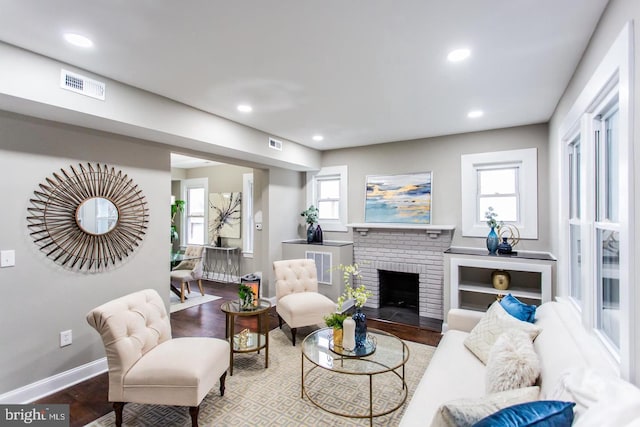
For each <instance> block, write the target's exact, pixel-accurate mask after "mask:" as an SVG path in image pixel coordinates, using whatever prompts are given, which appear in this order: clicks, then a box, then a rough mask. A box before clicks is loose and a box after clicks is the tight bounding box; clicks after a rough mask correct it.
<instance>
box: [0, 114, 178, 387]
mask: <svg viewBox="0 0 640 427" xmlns="http://www.w3.org/2000/svg"><path fill="white" fill-rule="evenodd" d="M86 162H94V163H95V162H100V163H102V164H107V165H109V166H113V167H115V168H116V169H117V170H122V171H123V172H124V173H126V174H127V175H128V176H129V177H130V178H132V179H133V180H134V181H135V183H136V184H137V185H138V186H139V188H140V189H142V191H143V193H144V195H145V196H146V199H147V202H148V207H149V215H150V216H149V224H148V225H149V228H148V232H147V234H146V237H145V239H144V240H143V241H142V243H141V245H140V246H139V247H138V249H137V250H136V251H135V252H134V253H133V254H132V255H131V256H129V257H128V258H127V259H126V261H125V262H123V263H122V264H120V265H118V266H117V267H115V268H110V269H109V270H107V271H105V272H101V273H77V272H71V271H68V270H66V269H65V268H62V267H60V266H58V265H57V264H55V263H54V262H53V261H52V260H50V259H48V258H46V257H45V256H44V254H43V253H42V252H41V251H40V250H39V249H38V248H37V247H36V245H35V244H34V243H33V241H32V239H31V237H30V236H29V233H28V230H27V222H26V217H27V207H28V206H29V199H30V198H31V197H32V196H33V192H34V190H36V189H37V188H38V185H39V184H40V183H42V182H44V180H45V179H46V178H48V177H51V176H52V173H54V172H59V171H60V169H61V168H64V169H65V170H69V166H70V165H74V166H75V165H77V164H78V163H86ZM0 171H1V172H0V174H1V177H2V179H0V200H2V201H3V203H2V209H0V249H2V250H7V249H14V250H15V251H16V266H15V267H10V268H2V269H0V283H1V284H2V290H3V292H4V293H3V297H2V298H0V313H1V316H2V328H0V342H2V346H3V350H2V352H0V366H2V369H1V370H0V394H2V393H4V392H7V391H10V390H14V389H16V388H18V387H21V386H24V385H27V384H30V383H32V382H35V381H38V380H41V379H43V378H47V377H50V376H53V375H55V374H58V373H60V372H64V371H67V370H69V369H72V368H75V367H77V366H80V365H83V364H86V363H88V362H91V361H94V360H96V359H99V358H101V357H104V348H103V346H102V343H101V340H100V337H99V335H98V334H97V333H96V332H95V331H94V330H93V329H91V328H90V327H89V325H88V324H87V322H86V320H85V315H86V314H87V312H88V311H89V310H90V309H92V308H94V307H96V306H97V305H99V304H102V303H104V302H106V301H109V300H111V299H113V298H116V297H119V296H121V295H124V294H126V293H129V292H132V291H136V290H140V289H145V288H153V289H157V290H158V291H159V292H160V293H161V295H162V296H163V297H164V298H165V299H166V301H167V303H168V299H169V292H168V280H169V263H168V251H169V238H168V230H169V220H170V215H169V203H168V202H167V201H168V200H169V197H170V194H169V190H170V188H169V185H168V184H169V181H170V166H169V152H168V151H166V150H165V149H162V148H159V147H157V146H154V145H151V144H148V143H144V142H142V141H139V140H133V139H130V138H125V137H119V136H114V135H111V134H106V133H102V132H98V131H91V130H87V129H83V128H77V127H72V126H67V125H61V124H56V123H51V122H45V121H42V120H39V119H33V118H28V117H24V116H18V115H14V114H11V113H6V112H1V111H0ZM67 329H71V330H72V331H73V344H72V345H70V346H67V347H64V348H60V347H59V332H60V331H63V330H67Z"/></svg>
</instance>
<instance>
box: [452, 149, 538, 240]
mask: <svg viewBox="0 0 640 427" xmlns="http://www.w3.org/2000/svg"><path fill="white" fill-rule="evenodd" d="M460 159H461V165H460V166H461V172H462V182H461V187H462V188H461V190H462V191H461V195H462V235H463V236H464V237H486V236H487V233H488V229H487V225H486V224H485V222H484V221H483V222H478V221H477V219H476V215H475V214H476V212H477V210H478V209H477V207H476V203H477V200H478V198H477V192H478V174H477V173H476V171H477V169H478V168H480V167H488V166H501V165H507V166H508V165H513V164H518V166H519V167H520V176H519V178H518V182H519V190H518V191H519V193H520V198H519V199H520V207H519V221H518V222H517V223H515V224H514V225H515V226H516V227H518V230H519V231H520V238H522V239H537V238H538V150H537V149H536V148H525V149H522V150H508V151H496V152H493V153H476V154H463V155H462V156H461V157H460Z"/></svg>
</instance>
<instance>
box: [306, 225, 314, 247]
mask: <svg viewBox="0 0 640 427" xmlns="http://www.w3.org/2000/svg"><path fill="white" fill-rule="evenodd" d="M315 234H316V226H315V225H314V224H309V227H308V228H307V243H313V236H314V235H315Z"/></svg>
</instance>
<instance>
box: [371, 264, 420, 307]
mask: <svg viewBox="0 0 640 427" xmlns="http://www.w3.org/2000/svg"><path fill="white" fill-rule="evenodd" d="M378 280H379V283H380V308H382V307H397V308H405V309H409V310H411V311H414V312H416V313H418V311H419V307H418V304H419V303H418V301H419V275H418V274H415V273H402V272H399V271H388V270H378Z"/></svg>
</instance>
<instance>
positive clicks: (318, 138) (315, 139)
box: [312, 135, 324, 141]
mask: <svg viewBox="0 0 640 427" xmlns="http://www.w3.org/2000/svg"><path fill="white" fill-rule="evenodd" d="M312 139H313V140H314V141H322V140H323V139H324V136H322V135H313V137H312Z"/></svg>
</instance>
